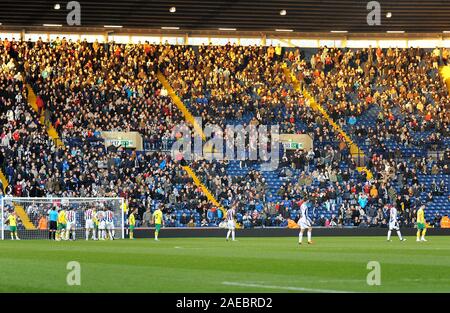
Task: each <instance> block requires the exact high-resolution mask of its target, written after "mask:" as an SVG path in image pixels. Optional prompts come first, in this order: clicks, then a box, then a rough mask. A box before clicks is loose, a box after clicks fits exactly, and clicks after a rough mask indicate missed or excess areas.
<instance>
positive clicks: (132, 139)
mask: <svg viewBox="0 0 450 313" xmlns="http://www.w3.org/2000/svg"><path fill="white" fill-rule="evenodd" d="M102 138H103V139H105V146H106V147H109V146H111V145H112V146H115V147H119V146H121V147H122V148H129V149H136V150H143V148H144V146H143V139H142V135H141V134H140V133H138V132H118V131H105V132H102Z"/></svg>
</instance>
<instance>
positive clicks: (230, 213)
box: [225, 208, 236, 241]
mask: <svg viewBox="0 0 450 313" xmlns="http://www.w3.org/2000/svg"><path fill="white" fill-rule="evenodd" d="M235 214H236V212H235V210H234V208H229V209H228V210H227V213H226V215H225V218H226V220H227V228H228V232H227V239H226V240H227V241H228V239H230V234H231V240H232V241H235V229H236V223H235V221H234V216H235Z"/></svg>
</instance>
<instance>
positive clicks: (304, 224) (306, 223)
mask: <svg viewBox="0 0 450 313" xmlns="http://www.w3.org/2000/svg"><path fill="white" fill-rule="evenodd" d="M298 226H300V228H301V229H305V228H311V221H310V220H302V219H300V220H298Z"/></svg>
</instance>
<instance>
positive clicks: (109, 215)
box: [105, 208, 115, 240]
mask: <svg viewBox="0 0 450 313" xmlns="http://www.w3.org/2000/svg"><path fill="white" fill-rule="evenodd" d="M105 228H106V230H107V231H108V235H109V239H111V240H114V236H115V229H114V213H113V212H112V211H111V209H110V208H105Z"/></svg>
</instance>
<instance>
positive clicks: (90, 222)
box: [84, 220, 94, 229]
mask: <svg viewBox="0 0 450 313" xmlns="http://www.w3.org/2000/svg"><path fill="white" fill-rule="evenodd" d="M84 228H86V229H93V228H94V221H93V220H86V225H85V227H84Z"/></svg>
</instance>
